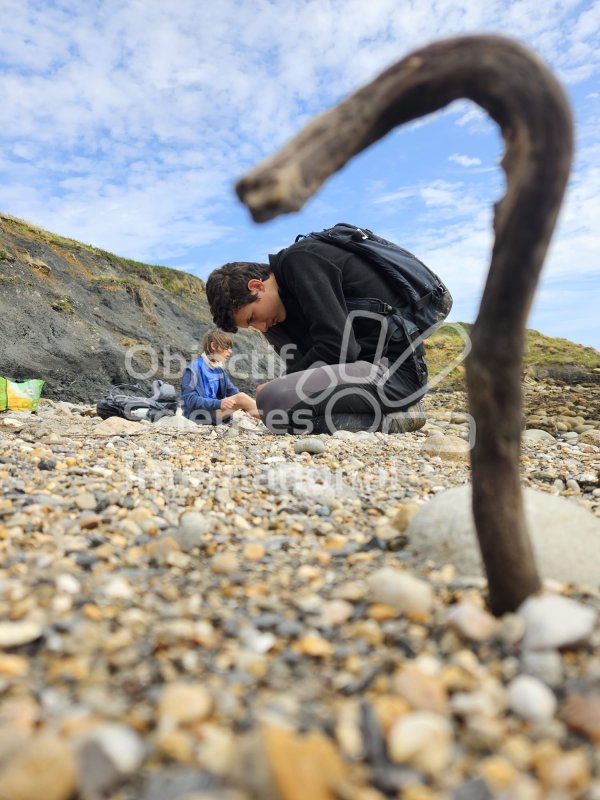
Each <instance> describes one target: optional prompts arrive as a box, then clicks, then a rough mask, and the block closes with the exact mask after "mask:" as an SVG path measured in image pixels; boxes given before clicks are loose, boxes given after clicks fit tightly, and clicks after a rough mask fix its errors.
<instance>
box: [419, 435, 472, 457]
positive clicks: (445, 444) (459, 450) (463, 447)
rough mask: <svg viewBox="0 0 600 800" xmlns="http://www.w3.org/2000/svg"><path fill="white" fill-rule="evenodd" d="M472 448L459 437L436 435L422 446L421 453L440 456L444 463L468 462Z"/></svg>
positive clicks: (430, 437)
mask: <svg viewBox="0 0 600 800" xmlns="http://www.w3.org/2000/svg"><path fill="white" fill-rule="evenodd" d="M470 451H471V448H470V446H469V443H468V442H466V441H465V440H464V439H461V438H460V437H459V436H454V435H452V434H448V435H442V434H439V433H434V434H433V435H432V436H429V437H428V438H427V439H426V440H425V442H424V443H423V444H422V445H421V452H422V453H424V454H425V455H428V456H439V457H440V458H441V459H442V460H443V461H468V460H469V453H470Z"/></svg>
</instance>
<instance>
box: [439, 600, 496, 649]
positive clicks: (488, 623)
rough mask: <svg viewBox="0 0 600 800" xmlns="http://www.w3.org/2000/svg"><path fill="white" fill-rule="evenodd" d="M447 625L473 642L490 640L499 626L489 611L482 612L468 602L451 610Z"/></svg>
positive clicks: (458, 604)
mask: <svg viewBox="0 0 600 800" xmlns="http://www.w3.org/2000/svg"><path fill="white" fill-rule="evenodd" d="M446 623H447V625H448V627H449V628H452V629H453V630H455V631H456V632H457V633H458V634H460V635H461V636H463V637H464V638H465V639H470V640H471V641H473V642H483V641H485V640H486V639H490V638H491V637H492V636H493V635H494V632H495V630H496V628H497V624H498V623H497V622H496V620H495V619H494V617H492V615H491V614H488V613H487V611H482V610H481V609H480V608H477V606H475V605H473V603H469V602H467V601H463V602H462V603H457V604H456V605H454V606H452V607H451V608H450V610H449V612H448V616H447V617H446Z"/></svg>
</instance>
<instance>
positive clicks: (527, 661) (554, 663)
mask: <svg viewBox="0 0 600 800" xmlns="http://www.w3.org/2000/svg"><path fill="white" fill-rule="evenodd" d="M521 671H522V672H524V673H525V674H527V675H533V676H534V677H535V678H539V680H541V681H543V682H544V683H546V684H547V685H548V686H551V687H552V688H556V687H558V686H560V685H561V684H562V682H563V679H564V669H563V663H562V658H561V657H560V653H558V652H557V651H556V650H524V651H523V654H522V656H521Z"/></svg>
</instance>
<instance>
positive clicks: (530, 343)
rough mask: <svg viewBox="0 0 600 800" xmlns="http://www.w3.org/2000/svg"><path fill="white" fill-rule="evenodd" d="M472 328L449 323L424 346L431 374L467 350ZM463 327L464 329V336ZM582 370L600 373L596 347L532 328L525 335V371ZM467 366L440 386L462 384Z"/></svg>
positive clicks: (454, 370)
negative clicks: (468, 337)
mask: <svg viewBox="0 0 600 800" xmlns="http://www.w3.org/2000/svg"><path fill="white" fill-rule="evenodd" d="M472 327H473V326H472V325H471V324H469V323H466V322H457V323H446V324H444V325H442V326H441V327H440V328H439V330H437V331H436V332H435V333H434V334H433V336H432V337H431V338H430V339H428V340H427V342H426V343H425V347H426V351H427V363H428V365H429V374H430V376H434V375H437V374H439V373H440V372H441V371H442V370H443V369H444V367H445V366H446V365H448V364H450V363H451V361H452V360H453V359H454V358H457V357H459V355H460V353H461V352H462V350H463V348H464V339H465V337H466V336H468V334H469V333H470V331H471V328H472ZM460 328H462V329H463V333H461V331H460ZM571 368H579V369H580V370H583V371H586V372H591V371H598V370H600V352H599V351H598V350H596V349H595V348H593V347H586V346H585V345H582V344H575V342H571V341H569V340H568V339H560V338H555V337H551V336H545V335H544V334H543V333H540V332H539V331H535V330H533V329H530V330H527V331H526V333H525V353H524V357H523V369H524V371H525V372H527V371H529V372H531V371H537V370H544V369H547V370H553V371H557V370H558V371H560V370H561V369H564V370H566V369H571ZM463 378H464V364H463V363H460V364H459V365H457V366H456V367H455V368H454V369H453V370H452V372H450V374H449V375H448V377H447V378H445V379H444V381H443V382H442V384H441V388H448V387H450V386H456V387H457V388H458V386H459V385H461V384H462V382H463Z"/></svg>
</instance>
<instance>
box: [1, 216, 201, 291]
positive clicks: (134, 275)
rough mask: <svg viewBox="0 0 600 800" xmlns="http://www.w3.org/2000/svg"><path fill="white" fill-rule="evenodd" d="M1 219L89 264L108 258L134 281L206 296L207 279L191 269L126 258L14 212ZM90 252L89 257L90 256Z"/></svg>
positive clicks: (102, 277)
mask: <svg viewBox="0 0 600 800" xmlns="http://www.w3.org/2000/svg"><path fill="white" fill-rule="evenodd" d="M0 220H1V221H2V223H3V224H4V225H5V227H6V228H7V230H11V229H12V230H13V231H14V232H15V233H16V234H19V235H21V236H24V237H26V238H29V239H31V238H34V239H38V240H39V241H40V242H43V243H45V244H51V245H54V246H57V247H60V248H64V249H66V250H68V251H70V252H75V253H76V254H77V256H78V258H80V259H81V260H86V261H87V262H88V266H89V260H92V259H93V260H98V259H102V260H104V261H105V262H108V263H109V264H110V265H111V267H113V268H114V269H115V270H117V271H119V272H122V273H125V274H126V275H127V276H129V277H130V278H131V279H133V280H134V281H135V280H138V281H144V282H146V283H149V284H152V285H153V286H156V287H158V288H162V289H164V290H165V291H167V292H172V293H180V292H184V293H188V294H194V295H197V296H199V297H202V298H206V286H205V283H204V281H203V280H201V279H200V278H197V277H196V276H195V275H191V274H190V273H188V272H183V271H182V270H178V269H173V268H171V267H164V266H160V265H158V264H144V263H142V262H141V261H135V260H133V259H131V258H122V257H121V256H117V255H115V254H114V253H110V252H108V251H107V250H102V249H101V248H99V247H93V246H92V245H87V244H82V243H81V242H78V241H76V240H75V239H69V238H67V237H65V236H59V235H58V234H56V233H51V232H50V231H47V230H44V228H40V227H39V226H37V225H33V224H31V223H30V222H27V221H26V220H23V219H19V218H18V217H13V216H12V215H10V214H4V213H0ZM86 256H87V257H88V258H86ZM111 278H112V280H118V278H115V277H114V276H110V275H105V274H102V273H101V272H99V274H98V275H97V276H96V279H97V280H111Z"/></svg>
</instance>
